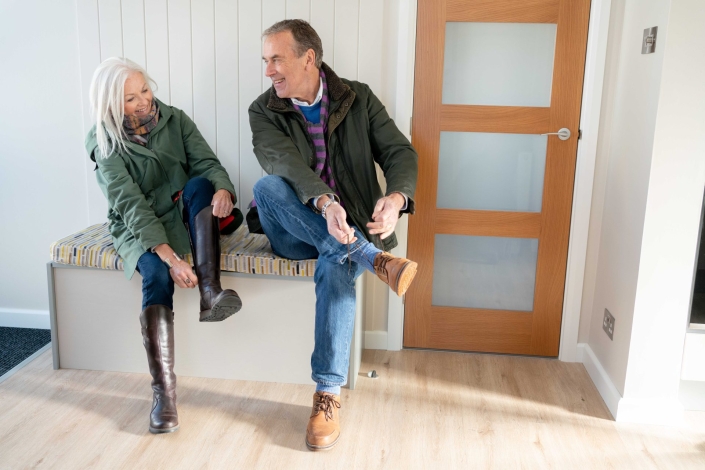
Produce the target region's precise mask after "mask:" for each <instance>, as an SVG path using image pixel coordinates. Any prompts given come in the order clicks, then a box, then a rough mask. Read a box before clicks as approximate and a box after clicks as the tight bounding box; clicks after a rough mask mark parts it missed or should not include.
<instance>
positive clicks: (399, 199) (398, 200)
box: [388, 192, 406, 210]
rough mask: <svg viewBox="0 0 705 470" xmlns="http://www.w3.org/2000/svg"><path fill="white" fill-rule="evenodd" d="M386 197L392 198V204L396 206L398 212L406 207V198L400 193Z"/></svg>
mask: <svg viewBox="0 0 705 470" xmlns="http://www.w3.org/2000/svg"><path fill="white" fill-rule="evenodd" d="M388 197H390V198H392V200H393V201H394V203H395V204H396V205H397V209H398V210H402V209H403V208H404V206H405V205H406V197H405V196H404V195H403V194H402V193H400V192H394V193H392V194H390V195H389V196H388Z"/></svg>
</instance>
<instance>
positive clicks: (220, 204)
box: [211, 189, 234, 219]
mask: <svg viewBox="0 0 705 470" xmlns="http://www.w3.org/2000/svg"><path fill="white" fill-rule="evenodd" d="M211 205H212V206H213V216H215V217H220V218H221V219H222V218H223V217H227V216H229V215H230V213H231V212H232V211H233V207H234V206H233V196H232V194H230V193H229V192H228V190H227V189H219V190H218V191H216V193H215V194H214V195H213V200H212V201H211Z"/></svg>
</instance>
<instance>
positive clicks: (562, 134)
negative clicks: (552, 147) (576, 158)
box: [541, 127, 570, 140]
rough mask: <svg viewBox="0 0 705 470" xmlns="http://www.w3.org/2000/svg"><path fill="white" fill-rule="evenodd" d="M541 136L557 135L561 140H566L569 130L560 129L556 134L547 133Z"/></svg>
mask: <svg viewBox="0 0 705 470" xmlns="http://www.w3.org/2000/svg"><path fill="white" fill-rule="evenodd" d="M541 135H557V136H558V138H559V139H561V140H568V139H570V129H568V128H567V127H563V128H562V129H559V130H558V132H547V133H545V134H541Z"/></svg>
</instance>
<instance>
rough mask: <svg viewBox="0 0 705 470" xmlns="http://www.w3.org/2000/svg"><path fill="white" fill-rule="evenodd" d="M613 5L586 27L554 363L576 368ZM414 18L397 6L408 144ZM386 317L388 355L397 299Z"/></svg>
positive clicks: (602, 3)
mask: <svg viewBox="0 0 705 470" xmlns="http://www.w3.org/2000/svg"><path fill="white" fill-rule="evenodd" d="M611 6H612V0H592V2H591V4H590V21H589V26H588V43H587V51H586V57H585V77H584V79H583V98H582V104H581V113H580V130H581V131H582V138H581V139H580V140H579V141H578V155H577V162H576V168H575V186H574V187H573V207H572V212H571V221H570V235H569V240H568V264H567V269H566V279H565V290H564V293H563V314H562V319H561V339H560V346H559V352H558V359H559V360H560V361H564V362H579V358H578V333H579V329H580V310H581V305H582V299H583V283H584V279H585V264H586V260H587V244H588V229H589V226H590V211H591V208H592V192H593V191H592V190H593V181H594V177H595V160H596V156H597V139H598V131H599V125H600V110H601V107H602V87H603V82H604V71H605V61H606V56H607V36H608V31H609V22H610V9H611ZM416 12H417V0H399V29H398V37H397V44H398V51H399V54H398V56H397V70H400V71H404V72H405V73H400V74H398V75H397V96H396V98H397V100H396V110H395V113H394V121H395V122H396V123H397V126H399V128H400V130H401V131H402V132H403V133H404V135H406V136H407V138H409V139H410V131H411V114H412V110H413V90H414V66H415V61H416ZM396 232H397V238H398V240H399V246H398V247H397V248H395V249H394V250H393V251H392V252H393V253H394V254H395V255H398V256H405V255H406V249H407V234H408V218H406V217H404V218H403V219H402V220H401V221H400V223H399V225H398V226H397V231H396ZM387 311H388V315H387V349H388V350H390V351H398V350H401V349H402V341H403V336H402V335H403V331H404V304H403V300H402V299H400V298H399V297H397V296H393V295H390V296H389V303H388V309H387Z"/></svg>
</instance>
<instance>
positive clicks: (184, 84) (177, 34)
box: [167, 0, 193, 118]
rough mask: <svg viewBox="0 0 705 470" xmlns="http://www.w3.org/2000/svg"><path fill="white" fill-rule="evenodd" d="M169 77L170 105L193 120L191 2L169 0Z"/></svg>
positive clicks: (186, 0) (187, 0)
mask: <svg viewBox="0 0 705 470" xmlns="http://www.w3.org/2000/svg"><path fill="white" fill-rule="evenodd" d="M167 12H168V21H169V68H170V71H169V77H170V82H171V105H172V106H176V107H177V108H180V109H182V110H183V111H184V112H185V113H186V114H188V115H189V116H191V117H192V118H193V72H192V68H191V66H192V62H191V2H190V1H189V0H169V3H168V10H167Z"/></svg>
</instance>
